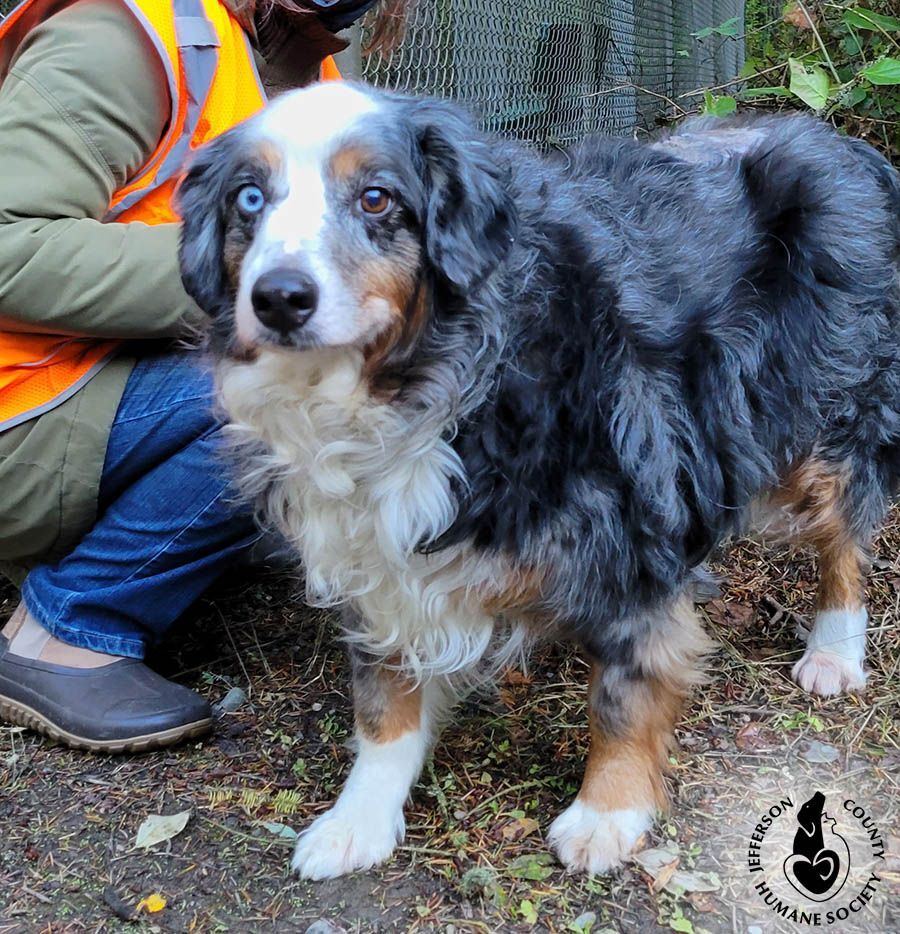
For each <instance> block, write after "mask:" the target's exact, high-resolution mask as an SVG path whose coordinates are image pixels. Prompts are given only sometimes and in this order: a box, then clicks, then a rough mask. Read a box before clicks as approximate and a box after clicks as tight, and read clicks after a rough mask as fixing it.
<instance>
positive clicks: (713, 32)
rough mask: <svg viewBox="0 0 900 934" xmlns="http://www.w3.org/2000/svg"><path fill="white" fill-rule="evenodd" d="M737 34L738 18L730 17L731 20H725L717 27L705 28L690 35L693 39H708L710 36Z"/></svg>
mask: <svg viewBox="0 0 900 934" xmlns="http://www.w3.org/2000/svg"><path fill="white" fill-rule="evenodd" d="M737 34H738V18H737V17H736V16H732V17H731V19H726V20H725V22H724V23H719V25H718V26H707V27H706V28H705V29H701V30H700V31H699V32H692V33H691V35H692V36H693V37H694V38H695V39H708V38H709V37H710V36H731V37H733V36H736V35H737Z"/></svg>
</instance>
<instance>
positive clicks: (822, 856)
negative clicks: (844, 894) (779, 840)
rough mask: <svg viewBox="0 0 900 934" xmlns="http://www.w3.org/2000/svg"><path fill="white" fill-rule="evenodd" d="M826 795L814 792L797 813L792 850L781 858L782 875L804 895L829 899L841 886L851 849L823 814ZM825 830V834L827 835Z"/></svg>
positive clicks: (845, 875) (833, 822) (829, 819)
mask: <svg viewBox="0 0 900 934" xmlns="http://www.w3.org/2000/svg"><path fill="white" fill-rule="evenodd" d="M824 806H825V795H823V794H822V792H821V791H817V792H816V793H815V794H814V795H813V796H812V797H811V798H810V799H809V801H807V802H805V803H804V804H803V806H802V807H801V808H800V811H799V813H798V814H797V823H798V824H799V827H798V828H797V833H796V834H794V852H793V853H792V854H791V855H790V856H789V857H788V858H787V859H786V860H785V861H784V875H785V877H786V878H787V880H788V882H790V884H791V885H792V886H793V887H794V888H795V889H796V890H797V891H798V892H799V893H800V894H801V895H803V896H805V897H806V898H810V899H812V900H813V901H816V902H824V901H828V899H830V898H833V897H834V896H835V895H837V893H838V892H840V890H841V889H842V888H843V886H844V883H845V882H846V881H847V874H848V873H849V871H850V848H849V847H848V846H847V841H846V840H844V838H843V837H842V836H841V835H840V834H839V833H838V832H837V831H836V830H835V823H836V822H835V820H834V818H829V817H828V815H827V814H825V813H823V808H824ZM826 832H827V837H826Z"/></svg>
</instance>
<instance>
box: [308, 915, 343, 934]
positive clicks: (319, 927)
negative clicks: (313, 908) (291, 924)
mask: <svg viewBox="0 0 900 934" xmlns="http://www.w3.org/2000/svg"><path fill="white" fill-rule="evenodd" d="M343 931H344V929H343V928H339V927H338V926H337V925H336V924H332V922H331V921H329V920H328V919H327V918H319V920H318V921H313V923H312V924H311V925H310V926H309V927H308V928H307V929H306V934H343Z"/></svg>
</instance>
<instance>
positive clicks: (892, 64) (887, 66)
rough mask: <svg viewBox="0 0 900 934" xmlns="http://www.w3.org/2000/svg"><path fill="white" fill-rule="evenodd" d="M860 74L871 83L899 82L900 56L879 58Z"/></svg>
mask: <svg viewBox="0 0 900 934" xmlns="http://www.w3.org/2000/svg"><path fill="white" fill-rule="evenodd" d="M860 74H861V75H862V76H863V77H864V78H868V79H869V81H871V82H872V84H900V58H881V59H879V60H878V61H877V62H874V63H873V64H871V65H869V67H868V68H863V70H862V71H861V72H860Z"/></svg>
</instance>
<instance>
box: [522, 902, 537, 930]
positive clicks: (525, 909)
mask: <svg viewBox="0 0 900 934" xmlns="http://www.w3.org/2000/svg"><path fill="white" fill-rule="evenodd" d="M519 914H520V915H521V916H522V917H523V918H524V919H525V922H526V924H537V919H538V915H537V909H536V908H535V907H534V902H532V901H530V900H529V899H527V898H523V899H522V901H521V902H519Z"/></svg>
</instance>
